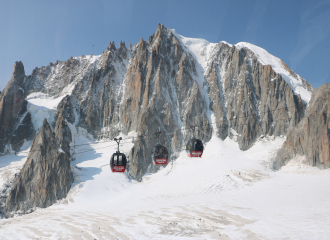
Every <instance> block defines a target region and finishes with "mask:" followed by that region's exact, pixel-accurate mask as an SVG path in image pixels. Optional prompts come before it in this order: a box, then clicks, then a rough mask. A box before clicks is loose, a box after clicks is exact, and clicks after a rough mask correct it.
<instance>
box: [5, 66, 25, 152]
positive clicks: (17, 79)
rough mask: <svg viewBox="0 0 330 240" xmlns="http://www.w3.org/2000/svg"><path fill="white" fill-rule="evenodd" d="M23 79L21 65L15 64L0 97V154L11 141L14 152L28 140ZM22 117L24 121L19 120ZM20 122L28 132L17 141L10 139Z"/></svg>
mask: <svg viewBox="0 0 330 240" xmlns="http://www.w3.org/2000/svg"><path fill="white" fill-rule="evenodd" d="M24 79H25V72H24V66H23V63H22V62H16V63H15V66H14V70H13V75H12V77H11V79H10V80H9V82H8V83H7V85H6V87H5V89H4V90H3V92H2V94H1V96H0V97H1V98H0V152H4V149H5V146H6V145H7V144H9V143H10V141H11V140H12V142H14V148H15V150H18V149H19V148H20V147H21V144H22V142H24V139H28V138H29V137H30V134H31V132H30V129H29V128H30V127H31V124H30V122H29V116H26V104H27V103H26V101H25V96H26V95H25V94H26V93H25V91H24V89H23V88H22V85H23V82H24ZM22 117H24V119H21V118H22ZM22 121H25V123H26V124H27V128H28V130H27V131H25V132H24V133H21V137H22V138H23V139H17V137H16V138H15V137H14V139H12V137H13V134H14V131H15V130H17V128H18V127H19V126H20V125H21V123H22ZM16 133H17V131H16Z"/></svg>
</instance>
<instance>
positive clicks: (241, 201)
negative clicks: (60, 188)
mask: <svg viewBox="0 0 330 240" xmlns="http://www.w3.org/2000/svg"><path fill="white" fill-rule="evenodd" d="M122 137H124V138H125V136H124V135H122ZM283 141H284V138H276V139H266V138H263V139H260V140H259V141H257V143H256V144H255V145H254V146H253V147H252V148H251V149H249V150H247V151H244V152H243V151H241V150H239V148H238V145H237V143H236V142H234V141H233V140H230V139H228V138H227V139H226V140H225V141H222V140H220V139H218V138H216V137H213V138H212V139H211V141H210V142H208V143H207V145H206V148H205V152H204V155H203V157H202V158H188V157H187V156H186V153H184V152H182V153H181V154H180V156H179V158H178V159H176V160H175V161H174V162H173V167H172V163H169V164H168V165H167V166H166V167H164V168H162V169H161V170H159V171H158V172H157V173H153V174H151V173H147V174H146V175H145V176H144V177H143V179H142V181H141V182H137V181H134V180H130V179H128V178H127V176H126V174H116V173H112V172H111V170H110V167H109V158H110V156H111V154H112V152H114V151H115V150H116V146H115V144H113V142H107V141H104V142H102V141H101V142H98V143H97V144H93V143H96V142H94V141H91V140H89V139H88V138H85V137H83V136H82V135H79V134H78V135H76V139H75V143H76V144H86V143H90V144H91V145H83V146H78V147H77V148H76V150H75V151H76V160H75V161H73V162H71V164H72V165H73V166H75V168H74V172H75V182H74V183H73V187H72V188H71V190H70V192H69V194H68V196H67V198H66V199H62V200H59V201H58V203H56V204H55V205H53V206H51V207H49V208H46V209H37V210H36V211H35V212H33V213H31V214H27V215H23V216H19V217H16V218H11V219H1V220H0V239H329V238H330V230H329V228H328V225H329V224H330V219H329V217H328V216H329V215H330V201H329V200H330V193H329V191H328V188H329V184H327V183H329V182H330V170H319V169H317V168H314V167H310V166H307V165H305V164H304V158H303V157H297V158H296V159H293V160H292V161H291V162H290V163H289V164H288V165H287V166H285V167H283V168H282V169H281V170H280V171H277V172H273V171H272V170H270V168H269V167H268V165H269V162H270V160H271V158H272V157H273V156H274V154H275V152H276V150H277V149H278V148H279V147H280V146H281V145H282V143H283ZM131 147H132V144H123V145H122V146H121V150H122V151H123V152H128V151H129V149H130V148H131ZM86 150H92V151H89V152H85V153H82V154H78V153H79V152H83V151H86ZM27 153H28V151H27V150H25V151H22V152H20V153H19V154H18V155H17V156H3V157H1V158H2V159H4V158H6V159H7V162H6V163H4V164H3V165H1V166H2V167H1V168H0V171H1V176H3V174H4V171H5V170H6V169H7V171H12V169H14V168H15V167H16V168H18V169H19V168H20V167H21V166H22V165H23V164H24V162H25V160H26V156H27ZM19 156H21V157H22V158H21V159H20V160H19V161H17V159H16V158H18V157H19ZM24 156H25V158H24ZM2 159H1V160H2ZM1 162H3V161H1ZM10 166H11V167H10ZM10 174H12V173H10ZM41 226H42V227H41Z"/></svg>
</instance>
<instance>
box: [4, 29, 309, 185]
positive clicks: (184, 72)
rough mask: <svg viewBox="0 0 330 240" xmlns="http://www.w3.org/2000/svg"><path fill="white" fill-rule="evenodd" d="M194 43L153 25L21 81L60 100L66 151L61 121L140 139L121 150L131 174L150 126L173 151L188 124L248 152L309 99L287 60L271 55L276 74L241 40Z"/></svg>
mask: <svg viewBox="0 0 330 240" xmlns="http://www.w3.org/2000/svg"><path fill="white" fill-rule="evenodd" d="M194 41H195V40H193V39H188V41H185V42H184V39H183V38H182V36H180V35H178V34H176V33H175V31H173V30H169V29H168V28H166V27H165V26H164V25H162V24H159V25H158V28H157V30H156V32H155V33H154V34H153V35H152V36H150V38H149V39H148V40H147V41H145V40H143V39H142V38H141V40H140V41H139V42H138V43H137V44H135V45H134V46H131V45H130V47H129V49H127V48H126V45H125V43H124V42H121V43H120V44H119V46H118V48H117V47H116V46H115V43H114V42H110V43H109V46H108V47H107V49H106V50H105V51H104V52H103V53H102V54H101V55H100V56H93V55H91V56H81V57H71V58H70V59H69V60H68V61H66V62H60V61H57V62H56V63H54V64H52V63H51V64H49V65H48V66H44V67H41V68H36V69H34V70H33V72H32V74H31V75H30V76H26V77H25V80H24V82H22V83H20V84H21V86H22V89H23V90H24V94H25V96H28V95H29V94H30V93H33V92H42V93H44V94H47V95H49V96H51V97H54V98H55V97H56V98H57V97H59V96H62V97H63V96H65V97H64V98H63V99H62V101H61V102H60V103H59V105H58V107H57V113H56V118H55V122H56V123H55V124H54V126H55V132H56V133H57V136H58V139H57V141H58V142H59V144H60V145H61V147H62V149H63V150H64V151H65V152H66V153H67V154H69V148H68V142H69V140H70V134H69V131H67V130H66V129H67V128H66V126H65V123H70V124H72V125H74V126H76V127H81V128H85V129H86V130H87V131H88V133H90V134H92V135H93V136H94V137H95V138H110V139H113V138H114V137H115V136H118V134H119V133H124V134H128V133H130V132H135V133H136V135H137V136H143V139H140V140H138V141H135V145H134V148H133V149H132V150H131V152H130V153H127V154H128V155H129V156H130V161H131V163H130V168H129V171H130V174H131V176H132V177H133V178H135V179H140V178H141V177H142V176H143V175H144V174H145V172H146V171H147V169H150V168H149V166H150V164H151V150H152V147H153V146H154V144H155V135H154V132H155V131H156V130H158V129H160V130H161V131H162V132H163V133H164V134H163V135H162V136H161V138H160V143H161V144H162V145H165V146H166V147H167V148H168V149H169V150H171V153H172V156H175V155H176V154H177V153H178V152H179V151H181V150H182V148H184V146H185V144H186V142H187V140H188V139H189V138H191V137H192V132H191V130H190V126H191V125H194V126H196V132H195V136H196V137H197V138H199V139H202V140H203V142H205V143H207V141H208V140H209V139H210V138H211V136H212V133H213V131H214V132H216V134H217V135H218V136H219V137H220V138H222V139H225V138H226V137H230V138H232V137H234V136H235V138H237V141H238V144H239V146H240V148H241V149H243V150H246V149H248V148H250V147H251V146H252V145H253V143H254V142H255V141H256V139H257V138H258V137H260V136H261V135H275V136H279V135H287V133H288V132H289V131H290V130H291V129H293V128H294V127H295V126H296V125H297V124H298V123H299V122H300V121H301V119H302V118H303V117H304V114H305V108H306V105H307V102H308V101H306V98H304V96H305V95H302V97H301V96H300V95H299V94H297V92H294V87H293V86H294V85H293V84H292V82H291V83H290V81H289V82H288V80H287V78H290V77H292V79H294V80H293V81H294V83H295V84H298V85H299V86H300V87H301V89H303V91H305V90H306V91H307V92H308V94H310V92H311V91H312V90H313V87H312V86H311V85H309V84H308V83H307V82H306V81H305V80H304V79H302V78H301V77H300V76H298V75H297V74H295V73H294V72H293V71H292V70H290V69H289V68H288V67H287V65H286V64H285V63H283V62H282V61H280V60H279V59H278V61H277V60H276V61H277V62H278V64H279V66H280V68H281V69H282V70H281V71H284V72H285V74H287V75H285V76H283V75H281V74H282V73H279V72H276V71H277V70H276V69H275V67H274V66H272V65H266V64H264V63H263V62H262V61H261V59H260V56H259V55H258V54H257V53H256V52H254V51H253V50H251V49H250V48H248V47H244V46H247V45H244V44H243V45H237V46H234V45H230V44H228V43H225V42H219V43H217V44H211V45H207V46H206V45H205V46H204V45H203V44H202V45H201V43H203V41H204V42H207V41H205V40H203V41H201V40H200V39H199V40H197V41H195V43H196V44H197V45H195V47H196V48H193V49H191V48H190V46H191V44H192V42H194ZM198 44H199V45H198ZM208 44H209V43H208ZM210 46H211V47H210ZM242 46H243V47H242ZM254 47H256V46H254ZM197 48H198V51H197V52H194V49H197ZM267 54H268V53H267ZM200 59H206V60H207V61H206V60H205V61H206V62H207V63H206V64H203V63H202V62H201V60H200ZM276 59H277V58H276ZM275 70H276V71H275ZM14 92H15V91H14ZM15 93H16V92H15ZM4 94H5V91H4V92H3V93H2V95H1V98H3V96H4ZM304 99H305V100H304ZM21 108H22V109H23V108H24V105H22V106H21ZM213 116H214V118H213ZM16 119H18V118H17V117H16ZM16 121H17V120H16ZM27 121H28V119H27ZM52 124H53V123H52ZM61 134H62V135H61ZM3 135H5V136H14V135H13V134H11V135H8V134H7V133H3ZM21 138H22V137H19V139H21ZM135 140H136V139H135ZM16 142H18V143H20V141H18V140H17V141H16ZM17 145H19V144H17ZM0 150H1V149H0ZM158 168H159V167H152V168H151V170H152V171H157V169H158Z"/></svg>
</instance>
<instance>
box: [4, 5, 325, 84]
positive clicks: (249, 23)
mask: <svg viewBox="0 0 330 240" xmlns="http://www.w3.org/2000/svg"><path fill="white" fill-rule="evenodd" d="M0 6H1V7H0V89H1V90H2V89H3V88H4V87H5V85H6V83H7V82H8V81H9V79H10V77H11V74H12V70H13V66H14V63H15V61H22V62H23V64H24V66H25V72H26V74H27V75H29V74H31V72H32V70H33V69H34V68H35V67H41V66H44V65H48V64H49V63H50V62H55V61H56V60H61V61H66V60H67V59H68V58H70V57H71V56H80V55H83V54H86V55H87V54H91V53H93V54H101V53H102V51H104V50H105V49H106V47H107V46H108V44H109V42H110V41H115V43H116V46H118V44H119V42H120V41H121V40H123V41H125V42H126V46H128V45H129V43H132V45H134V44H135V43H137V42H138V41H139V39H140V38H141V37H142V38H144V39H148V38H149V36H150V35H152V34H153V33H154V32H155V30H156V28H157V25H158V23H163V24H164V25H165V26H167V27H168V28H171V29H176V31H177V32H178V33H179V34H181V35H183V36H186V37H196V38H204V39H207V40H208V41H210V42H219V41H223V40H224V41H227V42H229V43H231V44H236V43H237V42H250V43H252V44H255V45H257V46H260V47H262V48H264V49H266V50H267V51H268V52H269V53H271V54H273V55H275V56H277V57H279V58H281V59H283V61H284V62H286V63H287V64H288V66H289V67H290V68H291V69H293V70H294V71H295V72H296V73H298V74H299V75H301V76H302V77H303V78H305V79H306V80H307V81H308V82H310V83H311V84H312V85H313V86H314V87H319V86H321V85H322V84H323V83H330V1H329V0H319V1H317V0H316V1H314V0H313V1H312V0H309V1H306V0H291V1H288V0H276V1H275V0H273V1H271V0H161V1H158V0H120V1H105V0H103V1H102V0H93V1H92V0H90V1H84V0H77V1H70V0H66V1H61V0H58V1H43V0H40V1H7V0H0ZM93 44H94V47H93Z"/></svg>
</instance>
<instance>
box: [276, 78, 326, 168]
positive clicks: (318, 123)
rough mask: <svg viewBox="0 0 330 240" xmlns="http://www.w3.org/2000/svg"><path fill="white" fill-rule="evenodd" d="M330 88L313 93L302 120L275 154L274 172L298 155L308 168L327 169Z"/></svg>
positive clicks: (321, 88)
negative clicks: (302, 157)
mask: <svg viewBox="0 0 330 240" xmlns="http://www.w3.org/2000/svg"><path fill="white" fill-rule="evenodd" d="M329 115H330V84H326V83H325V84H323V85H322V86H321V87H319V88H317V89H315V90H314V91H313V94H312V97H311V100H310V102H309V104H308V107H307V109H306V112H305V117H304V118H303V119H302V120H301V121H300V122H299V124H298V125H297V126H296V127H295V128H293V129H292V130H291V131H290V132H289V133H288V136H287V139H286V141H285V142H284V143H283V146H282V147H281V149H280V150H279V151H278V153H277V155H276V158H275V161H274V168H275V169H279V168H281V167H282V166H283V165H285V164H287V163H288V162H289V161H290V160H291V159H292V158H294V157H296V156H297V155H301V156H302V155H305V156H306V161H307V163H308V164H309V165H312V166H317V167H319V168H321V169H325V168H329V167H330V118H329Z"/></svg>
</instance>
